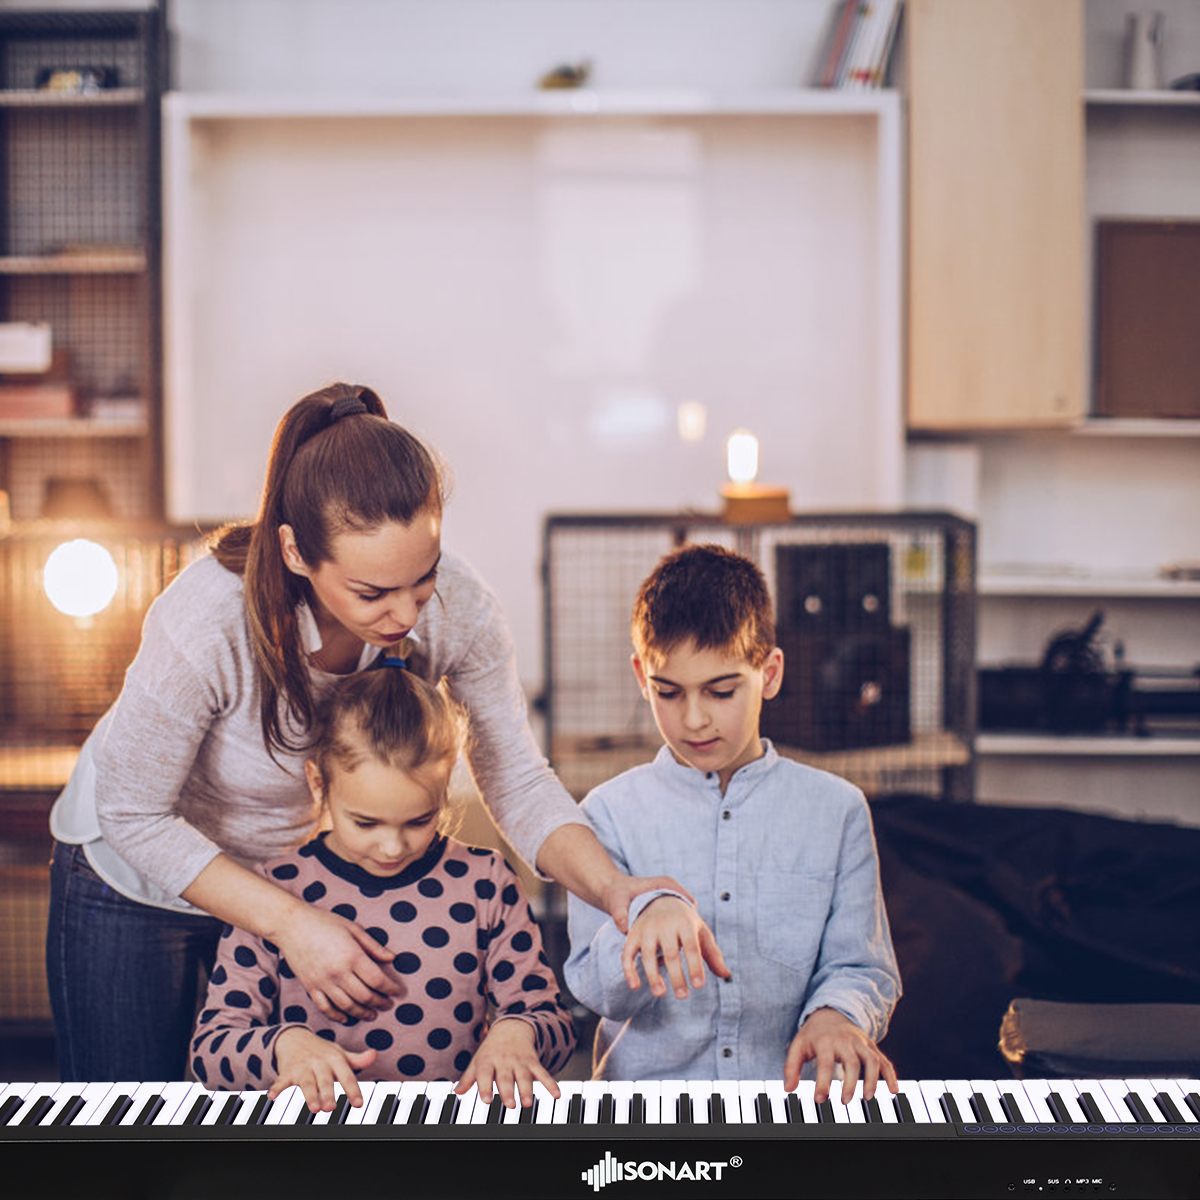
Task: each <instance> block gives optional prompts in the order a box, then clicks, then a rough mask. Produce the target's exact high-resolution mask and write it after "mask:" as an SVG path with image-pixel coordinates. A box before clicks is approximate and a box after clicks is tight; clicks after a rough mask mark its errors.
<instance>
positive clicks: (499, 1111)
mask: <svg viewBox="0 0 1200 1200" xmlns="http://www.w3.org/2000/svg"><path fill="white" fill-rule="evenodd" d="M503 1120H504V1101H503V1100H501V1099H500V1094H499V1093H498V1092H497V1093H496V1095H494V1096H493V1097H492V1102H491V1104H489V1105H488V1115H487V1120H486V1121H485V1122H484V1124H485V1125H499V1124H500V1122H501V1121H503Z"/></svg>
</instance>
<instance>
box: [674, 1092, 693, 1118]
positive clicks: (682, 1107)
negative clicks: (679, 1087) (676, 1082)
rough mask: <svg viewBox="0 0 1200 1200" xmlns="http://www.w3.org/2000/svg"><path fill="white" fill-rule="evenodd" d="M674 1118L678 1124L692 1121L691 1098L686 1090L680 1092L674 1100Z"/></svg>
mask: <svg viewBox="0 0 1200 1200" xmlns="http://www.w3.org/2000/svg"><path fill="white" fill-rule="evenodd" d="M675 1119H676V1120H677V1121H678V1122H679V1124H680V1125H690V1124H691V1123H692V1098H691V1096H689V1095H688V1093H687V1092H681V1093H680V1095H679V1099H678V1100H676V1101H675Z"/></svg>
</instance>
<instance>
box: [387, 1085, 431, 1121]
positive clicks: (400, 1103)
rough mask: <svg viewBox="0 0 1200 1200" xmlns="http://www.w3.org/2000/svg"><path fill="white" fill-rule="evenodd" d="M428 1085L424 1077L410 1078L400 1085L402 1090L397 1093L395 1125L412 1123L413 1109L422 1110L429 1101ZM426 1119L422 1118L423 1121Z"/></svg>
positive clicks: (393, 1119)
mask: <svg viewBox="0 0 1200 1200" xmlns="http://www.w3.org/2000/svg"><path fill="white" fill-rule="evenodd" d="M428 1086H429V1085H428V1084H427V1083H426V1082H425V1080H423V1079H408V1080H405V1082H404V1083H402V1084H401V1085H400V1091H399V1092H398V1093H397V1094H396V1100H397V1104H396V1112H395V1115H394V1116H393V1117H392V1122H391V1123H392V1124H393V1125H408V1124H410V1123H411V1118H412V1115H413V1109H414V1108H416V1109H417V1110H418V1111H420V1110H421V1109H423V1108H424V1107H425V1105H426V1103H427V1102H428V1097H427V1096H426V1095H425V1093H426V1091H427V1090H428ZM424 1119H425V1118H424V1117H422V1118H421V1120H422V1121H424Z"/></svg>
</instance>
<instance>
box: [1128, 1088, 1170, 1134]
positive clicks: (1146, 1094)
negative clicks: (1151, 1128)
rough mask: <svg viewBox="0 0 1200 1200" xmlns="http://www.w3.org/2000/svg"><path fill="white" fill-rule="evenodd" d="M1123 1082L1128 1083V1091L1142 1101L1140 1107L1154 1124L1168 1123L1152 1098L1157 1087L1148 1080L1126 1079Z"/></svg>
mask: <svg viewBox="0 0 1200 1200" xmlns="http://www.w3.org/2000/svg"><path fill="white" fill-rule="evenodd" d="M1125 1083H1126V1084H1127V1085H1128V1088H1129V1091H1130V1092H1132V1093H1133V1094H1134V1095H1135V1096H1136V1097H1137V1098H1138V1099H1139V1100H1140V1101H1141V1102H1142V1107H1143V1108H1144V1109H1145V1110H1146V1112H1147V1113H1148V1114H1149V1116H1150V1120H1151V1121H1152V1122H1153V1123H1154V1124H1155V1125H1166V1124H1167V1123H1168V1122H1167V1118H1166V1115H1165V1114H1164V1113H1163V1111H1162V1109H1160V1108H1159V1107H1158V1104H1157V1103H1156V1102H1155V1100H1154V1093H1155V1092H1157V1091H1158V1088H1156V1087H1155V1086H1154V1085H1153V1084H1152V1083H1151V1082H1150V1080H1148V1079H1127V1080H1125ZM1139 1119H1140V1118H1139Z"/></svg>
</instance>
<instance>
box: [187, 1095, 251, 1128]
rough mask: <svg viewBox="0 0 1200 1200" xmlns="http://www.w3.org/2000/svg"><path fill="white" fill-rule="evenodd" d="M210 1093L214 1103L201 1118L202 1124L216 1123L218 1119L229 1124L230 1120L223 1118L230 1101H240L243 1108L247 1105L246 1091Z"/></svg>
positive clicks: (234, 1102) (235, 1102)
mask: <svg viewBox="0 0 1200 1200" xmlns="http://www.w3.org/2000/svg"><path fill="white" fill-rule="evenodd" d="M252 1094H257V1093H252ZM210 1095H211V1096H212V1103H211V1104H210V1105H209V1106H208V1111H207V1112H205V1114H204V1116H202V1117H201V1118H200V1124H201V1125H216V1124H217V1122H218V1121H220V1123H221V1124H222V1125H224V1124H227V1123H228V1122H226V1121H225V1120H223V1118H224V1116H225V1110H226V1107H227V1106H228V1105H229V1104H230V1103H233V1104H237V1103H238V1102H239V1101H240V1102H241V1108H245V1107H246V1101H245V1096H246V1093H245V1092H211V1093H210ZM238 1111H241V1109H239V1110H238Z"/></svg>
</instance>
